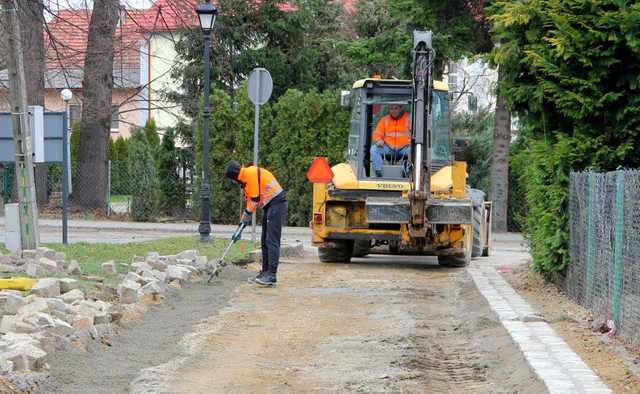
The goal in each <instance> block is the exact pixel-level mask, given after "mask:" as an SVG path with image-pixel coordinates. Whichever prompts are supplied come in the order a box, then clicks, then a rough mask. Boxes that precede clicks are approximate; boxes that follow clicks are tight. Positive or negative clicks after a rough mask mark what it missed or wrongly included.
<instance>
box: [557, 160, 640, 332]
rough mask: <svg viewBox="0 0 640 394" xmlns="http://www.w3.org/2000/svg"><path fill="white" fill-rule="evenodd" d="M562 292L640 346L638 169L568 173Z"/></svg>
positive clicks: (639, 191)
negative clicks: (567, 257) (567, 246)
mask: <svg viewBox="0 0 640 394" xmlns="http://www.w3.org/2000/svg"><path fill="white" fill-rule="evenodd" d="M569 221H570V243H571V244H570V253H571V263H570V264H569V266H568V268H567V276H566V280H565V287H566V291H567V294H568V295H569V296H570V297H571V298H572V299H574V300H575V301H577V302H578V303H580V304H581V305H583V306H585V307H587V308H589V309H591V310H592V311H593V313H594V317H595V318H600V319H602V318H604V319H606V320H613V321H614V322H615V327H616V330H617V332H618V334H620V335H621V336H622V337H623V338H625V339H627V340H629V341H630V342H632V343H634V344H640V172H639V171H615V172H609V173H606V174H599V173H593V172H584V173H571V181H570V199H569Z"/></svg>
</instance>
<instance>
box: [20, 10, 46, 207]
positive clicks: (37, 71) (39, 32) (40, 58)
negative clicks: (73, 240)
mask: <svg viewBox="0 0 640 394" xmlns="http://www.w3.org/2000/svg"><path fill="white" fill-rule="evenodd" d="M19 6H20V9H19V10H18V11H19V15H20V22H21V25H22V47H23V49H24V52H23V56H24V72H25V74H26V75H28V78H27V103H28V104H29V105H40V106H42V107H44V73H45V65H44V36H43V23H44V20H43V15H42V11H43V4H42V0H29V1H25V2H19ZM48 167H49V166H48V164H46V163H36V169H35V182H36V199H37V201H38V205H46V204H47V202H48V200H49V198H48V197H49V196H48V194H49V193H48V190H47V187H48V182H47V177H48V173H49V171H48Z"/></svg>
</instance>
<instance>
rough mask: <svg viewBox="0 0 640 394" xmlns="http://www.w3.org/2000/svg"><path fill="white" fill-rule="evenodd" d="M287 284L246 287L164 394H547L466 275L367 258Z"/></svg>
mask: <svg viewBox="0 0 640 394" xmlns="http://www.w3.org/2000/svg"><path fill="white" fill-rule="evenodd" d="M390 262H393V264H389V263H390ZM278 280H279V284H278V286H277V287H275V288H270V289H261V288H256V287H254V286H251V285H249V284H244V285H241V286H239V287H238V288H237V289H236V291H235V292H234V295H233V297H232V299H231V300H230V303H229V305H228V306H227V307H225V308H224V309H222V310H221V311H220V312H219V314H218V316H216V317H215V319H212V320H211V321H209V322H207V323H205V324H203V327H200V329H199V330H198V333H196V336H197V337H198V338H197V340H192V343H194V346H192V347H191V351H192V355H191V357H189V359H187V360H184V359H182V360H180V362H179V363H178V364H176V365H175V368H165V369H164V373H169V374H170V377H171V379H170V380H169V381H168V383H169V385H168V387H165V388H162V387H160V386H156V387H158V389H159V390H158V391H159V392H169V393H174V392H180V393H389V392H390V393H425V392H427V393H531V394H534V393H535V394H538V393H545V392H547V390H546V388H545V386H544V385H543V384H542V383H541V382H540V381H539V380H538V379H537V377H536V376H535V375H534V374H533V373H532V372H531V370H530V368H529V366H528V364H527V362H526V361H525V360H524V357H523V356H522V354H521V352H519V350H518V348H517V347H516V346H515V344H514V343H513V341H512V340H511V337H510V336H509V334H508V333H507V332H506V331H505V330H504V328H503V327H502V325H501V324H500V323H499V322H498V321H497V319H496V317H495V315H494V314H493V313H492V312H491V310H490V309H489V307H488V305H487V303H486V301H485V300H484V298H483V297H482V296H481V295H480V294H479V293H478V291H477V289H476V287H475V286H474V284H473V282H472V281H471V279H470V277H469V274H468V273H467V272H466V270H465V269H450V268H443V267H439V266H437V265H436V264H434V260H433V259H432V258H421V257H411V256H369V257H367V258H364V259H354V262H353V263H352V264H321V263H317V262H313V261H296V262H295V263H290V264H283V265H282V267H281V270H280V274H279V279H278ZM165 380H166V376H165ZM135 392H144V391H143V390H140V391H135Z"/></svg>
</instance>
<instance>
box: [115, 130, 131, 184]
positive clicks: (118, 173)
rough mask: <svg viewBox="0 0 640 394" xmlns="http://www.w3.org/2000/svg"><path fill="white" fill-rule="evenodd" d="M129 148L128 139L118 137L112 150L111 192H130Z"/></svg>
mask: <svg viewBox="0 0 640 394" xmlns="http://www.w3.org/2000/svg"><path fill="white" fill-rule="evenodd" d="M130 193H131V177H130V176H129V148H128V143H127V140H125V139H124V138H122V136H120V137H118V139H117V140H116V142H115V143H114V144H113V151H112V152H111V194H130Z"/></svg>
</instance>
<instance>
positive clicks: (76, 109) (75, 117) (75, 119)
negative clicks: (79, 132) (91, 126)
mask: <svg viewBox="0 0 640 394" xmlns="http://www.w3.org/2000/svg"><path fill="white" fill-rule="evenodd" d="M81 118H82V106H81V105H80V104H71V105H70V106H69V124H70V125H71V127H73V125H74V124H76V123H79V122H80V119H81Z"/></svg>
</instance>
